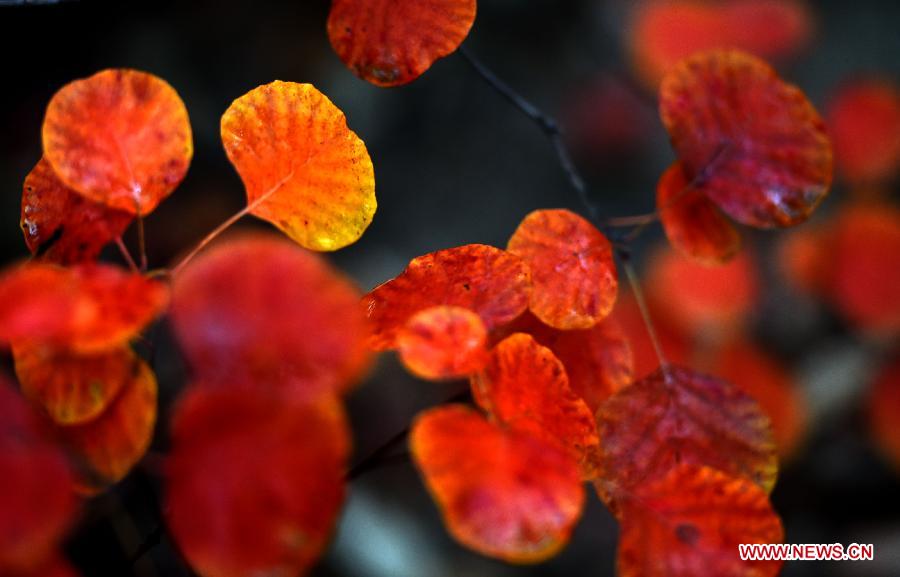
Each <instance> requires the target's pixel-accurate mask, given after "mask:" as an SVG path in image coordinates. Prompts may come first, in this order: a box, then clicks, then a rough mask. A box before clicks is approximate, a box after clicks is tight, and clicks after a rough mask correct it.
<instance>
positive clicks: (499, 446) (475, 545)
mask: <svg viewBox="0 0 900 577" xmlns="http://www.w3.org/2000/svg"><path fill="white" fill-rule="evenodd" d="M410 450H411V452H412V456H413V459H414V460H415V463H416V466H417V467H418V468H419V472H420V473H421V474H422V477H423V478H424V480H425V484H426V486H427V487H428V490H429V491H430V492H431V495H432V497H434V500H435V501H436V502H437V504H438V507H439V508H440V510H441V514H442V516H443V518H444V523H445V524H446V526H447V529H448V531H450V533H451V534H452V535H453V537H454V538H455V539H456V540H457V541H459V542H460V543H462V544H463V545H465V546H466V547H469V548H471V549H473V550H475V551H478V552H479V553H482V554H484V555H488V556H491V557H496V558H498V559H502V560H504V561H508V562H513V563H536V562H539V561H543V560H545V559H548V558H549V557H552V556H553V555H555V554H556V553H558V552H559V551H560V549H562V548H563V547H564V546H565V545H566V543H567V542H568V540H569V536H570V535H571V532H572V528H573V526H574V525H575V523H576V522H577V521H578V518H579V516H580V515H581V511H582V508H583V507H584V488H583V486H582V484H581V480H580V477H579V475H578V469H577V467H576V466H575V463H574V461H572V459H571V458H570V457H569V455H568V454H567V453H565V452H564V451H563V450H561V449H559V448H557V446H556V445H555V444H553V443H550V444H548V443H547V442H546V441H542V440H540V439H538V438H535V437H532V436H531V435H529V434H527V433H525V432H521V431H508V430H503V429H501V428H499V427H498V426H497V425H494V424H492V423H489V422H488V421H486V420H485V419H484V417H482V416H481V415H480V414H478V413H477V412H475V411H473V410H471V409H469V408H467V407H464V406H461V405H445V406H442V407H437V408H434V409H430V410H427V411H425V412H423V413H420V414H419V416H418V417H417V418H416V420H415V422H414V423H413V427H412V432H411V433H410Z"/></svg>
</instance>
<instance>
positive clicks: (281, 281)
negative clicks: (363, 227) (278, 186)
mask: <svg viewBox="0 0 900 577" xmlns="http://www.w3.org/2000/svg"><path fill="white" fill-rule="evenodd" d="M172 291H173V302H172V323H173V327H174V329H175V334H176V336H177V337H178V341H179V342H180V344H181V346H182V349H183V351H184V353H185V356H186V358H187V360H188V362H189V363H190V365H191V368H192V369H193V370H194V374H195V376H196V377H197V378H199V379H201V380H205V381H210V382H213V383H219V382H223V383H244V382H254V383H256V382H258V383H260V384H266V383H269V384H275V385H284V384H294V385H299V386H302V387H304V388H305V389H306V390H309V391H311V392H313V393H320V392H323V391H328V392H335V391H343V390H346V389H347V388H348V387H349V386H350V385H351V384H353V382H354V381H355V379H356V378H357V377H359V376H360V373H361V372H362V370H363V368H364V367H365V366H366V364H367V360H368V353H367V351H366V347H365V336H366V330H365V319H364V318H363V315H362V313H361V312H360V310H359V298H360V297H359V292H358V290H357V289H356V287H355V286H353V284H352V283H351V282H350V281H348V280H347V279H346V278H344V277H343V275H341V274H340V273H338V272H336V271H334V270H333V269H331V268H330V267H329V266H328V265H327V264H326V263H325V261H323V260H322V259H321V258H319V257H318V256H316V255H314V254H311V253H309V252H307V251H305V250H303V249H301V248H300V247H298V246H296V245H295V244H293V243H291V242H288V241H287V240H284V239H282V238H278V237H277V236H272V235H253V236H250V235H247V236H243V237H238V238H235V239H232V240H228V241H224V242H221V243H219V244H217V245H215V246H214V247H213V248H211V249H209V250H208V251H206V252H204V253H202V254H201V255H200V256H199V257H197V258H196V259H195V260H194V261H193V262H192V263H191V265H190V266H188V267H187V268H185V269H184V271H182V272H181V273H180V274H179V275H177V276H176V278H175V279H174V282H173V285H172Z"/></svg>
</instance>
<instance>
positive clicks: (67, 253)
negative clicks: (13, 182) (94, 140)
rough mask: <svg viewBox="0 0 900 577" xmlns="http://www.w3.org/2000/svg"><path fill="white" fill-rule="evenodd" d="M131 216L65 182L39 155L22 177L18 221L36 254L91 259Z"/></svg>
mask: <svg viewBox="0 0 900 577" xmlns="http://www.w3.org/2000/svg"><path fill="white" fill-rule="evenodd" d="M133 219H134V216H133V215H132V214H130V213H127V212H125V211H122V210H116V209H114V208H109V207H107V206H106V205H104V204H100V203H99V202H96V201H93V200H89V199H87V198H85V197H83V196H81V195H80V194H78V193H77V192H75V191H74V190H72V189H71V188H69V187H67V186H66V185H65V184H63V183H62V181H60V180H59V178H58V177H57V176H56V173H54V172H53V169H52V168H51V167H50V164H49V163H48V162H47V161H46V160H45V159H43V158H42V159H41V160H40V162H38V163H37V165H35V167H34V168H33V169H32V170H31V172H30V173H28V176H27V177H25V184H24V186H23V188H22V217H21V220H20V225H21V227H22V232H23V234H24V235H25V244H27V245H28V250H30V251H31V254H33V255H36V256H37V255H39V256H40V258H41V259H42V260H46V261H49V262H55V263H59V264H64V265H65V264H74V263H80V262H88V261H93V260H96V258H97V256H98V255H99V254H100V251H101V250H103V247H104V246H106V245H107V244H109V243H110V242H112V241H113V240H115V239H116V238H119V237H121V236H122V233H124V232H125V229H126V228H128V225H129V224H131V221H132V220H133Z"/></svg>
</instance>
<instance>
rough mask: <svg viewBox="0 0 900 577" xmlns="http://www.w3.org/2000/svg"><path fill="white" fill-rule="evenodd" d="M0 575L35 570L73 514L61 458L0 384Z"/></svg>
mask: <svg viewBox="0 0 900 577" xmlns="http://www.w3.org/2000/svg"><path fill="white" fill-rule="evenodd" d="M0 479H3V490H2V491H0V573H2V574H3V575H7V574H15V573H16V572H22V573H25V574H27V573H28V572H29V571H31V570H37V569H40V568H41V566H43V565H44V564H45V563H46V562H47V561H48V559H49V558H50V557H51V556H53V555H54V554H55V552H56V547H57V545H58V544H59V542H60V541H61V539H62V537H63V535H64V533H65V531H66V530H67V529H68V527H69V525H70V522H71V519H72V516H73V514H74V512H75V499H74V495H73V493H72V476H71V473H70V472H69V468H68V465H67V463H66V459H65V456H64V455H63V453H62V452H61V451H60V450H59V448H58V447H57V446H56V445H55V444H53V443H51V442H50V441H49V440H48V438H47V436H46V435H45V431H44V427H43V423H41V422H40V421H39V420H38V419H37V415H35V414H34V413H33V412H32V410H31V408H30V407H29V406H28V405H27V404H26V403H25V401H24V400H23V399H22V398H21V397H20V396H19V395H18V394H17V393H16V392H15V391H14V390H13V388H12V386H10V385H9V383H7V382H6V379H2V380H0Z"/></svg>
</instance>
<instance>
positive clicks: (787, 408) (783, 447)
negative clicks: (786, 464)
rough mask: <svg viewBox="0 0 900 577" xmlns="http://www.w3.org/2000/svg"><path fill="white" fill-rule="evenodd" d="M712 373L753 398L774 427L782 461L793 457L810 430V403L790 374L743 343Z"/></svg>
mask: <svg viewBox="0 0 900 577" xmlns="http://www.w3.org/2000/svg"><path fill="white" fill-rule="evenodd" d="M710 370H711V371H712V372H714V373H715V374H716V375H718V376H720V377H721V378H723V379H725V380H727V381H729V382H731V383H734V384H735V386H737V387H738V388H739V389H741V390H742V391H744V392H745V393H747V394H748V395H750V396H751V397H753V399H754V400H756V402H757V403H759V406H760V408H761V409H762V410H763V412H764V413H765V414H766V416H768V417H769V421H770V422H771V423H772V433H773V435H774V438H775V444H776V445H777V447H778V455H779V456H780V457H781V458H782V460H784V459H787V458H789V457H790V456H792V455H793V454H794V453H795V452H796V450H797V448H798V446H799V444H800V443H801V442H802V441H803V437H804V436H805V434H806V429H807V426H808V422H807V419H808V416H809V415H808V414H807V412H808V409H807V406H806V399H805V398H804V396H803V393H802V391H801V390H800V388H799V387H798V386H797V384H796V383H795V382H794V381H793V380H792V378H791V375H790V373H789V372H788V370H787V369H786V368H785V367H783V366H782V365H781V364H780V363H779V362H778V361H777V360H776V359H774V358H772V357H771V356H770V355H768V354H766V352H765V351H763V350H762V349H760V348H759V347H758V346H757V345H754V344H753V343H751V342H749V341H745V340H739V341H737V342H734V343H732V344H730V345H728V346H726V347H725V348H724V350H722V351H721V352H720V353H719V354H718V359H717V360H716V361H714V362H713V363H712V365H711V368H710Z"/></svg>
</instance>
